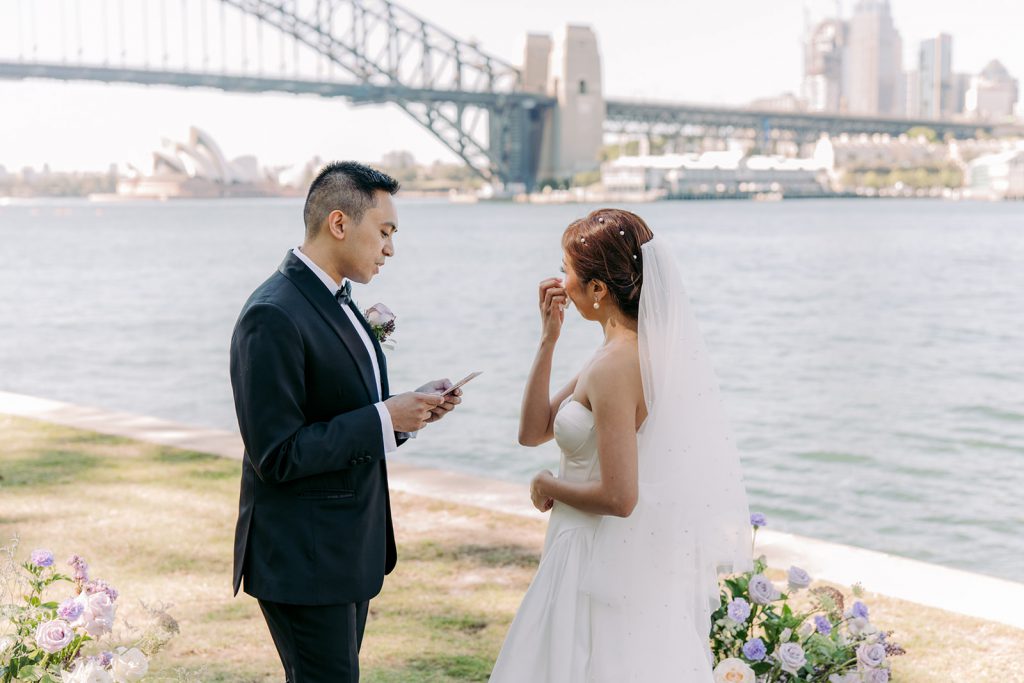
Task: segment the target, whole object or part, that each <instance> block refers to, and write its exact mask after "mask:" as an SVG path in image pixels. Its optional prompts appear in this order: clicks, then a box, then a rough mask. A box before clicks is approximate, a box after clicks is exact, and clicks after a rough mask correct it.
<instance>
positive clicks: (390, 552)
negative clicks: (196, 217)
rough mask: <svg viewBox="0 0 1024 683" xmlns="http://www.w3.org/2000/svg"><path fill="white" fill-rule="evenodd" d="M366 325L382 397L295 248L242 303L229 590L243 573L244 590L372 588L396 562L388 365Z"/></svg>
mask: <svg viewBox="0 0 1024 683" xmlns="http://www.w3.org/2000/svg"><path fill="white" fill-rule="evenodd" d="M349 305H350V306H351V305H352V304H349ZM353 310H355V308H354V307H353ZM356 315H357V319H358V320H360V321H361V322H362V324H363V325H365V324H366V323H365V321H363V317H362V314H360V313H359V312H358V311H356ZM366 330H367V333H368V334H370V339H371V340H372V342H373V346H374V349H375V351H376V355H377V363H378V365H379V367H380V374H381V384H382V385H383V386H382V390H383V394H384V396H383V397H381V398H378V396H377V386H376V380H375V379H374V376H373V366H372V364H371V361H370V357H369V355H368V354H367V353H366V346H365V345H364V344H363V342H362V340H360V338H359V335H358V333H357V332H356V329H355V328H354V327H353V325H352V323H351V321H350V320H349V318H348V316H347V315H345V312H344V311H342V310H341V307H340V306H339V305H338V302H337V300H336V299H335V298H334V297H333V296H332V295H331V292H330V291H328V289H327V287H325V286H324V284H323V282H322V281H321V280H320V279H319V278H318V277H317V276H316V274H315V273H313V271H311V270H310V269H309V268H308V267H306V265H305V264H304V263H303V262H302V261H301V260H300V259H299V258H298V257H297V256H295V254H293V253H291V252H289V253H288V255H287V256H286V257H285V259H284V262H283V263H281V266H280V267H279V268H278V271H277V272H276V273H274V274H273V275H272V276H270V278H269V279H268V280H267V281H266V282H264V283H263V284H262V285H260V286H259V287H258V288H257V289H256V291H255V292H253V294H252V296H251V297H249V300H248V301H247V302H246V304H245V306H244V307H243V308H242V312H241V314H240V315H239V318H238V322H236V323H235V331H234V334H233V335H232V337H231V387H232V391H233V392H234V397H235V412H236V413H237V414H238V426H239V429H240V430H241V433H242V441H243V442H244V444H245V455H244V458H243V460H242V484H241V495H240V500H239V506H238V524H237V526H236V529H235V563H234V591H235V593H236V594H237V593H238V588H239V585H240V584H241V583H242V578H243V577H244V578H245V592H246V593H249V594H250V595H252V596H254V597H256V598H259V599H262V600H269V601H271V602H281V603H288V604H294V605H330V604H340V603H348V602H360V601H363V600H369V599H370V598H372V597H373V596H375V595H377V593H379V592H380V589H381V586H382V584H383V583H384V575H385V574H388V573H390V572H391V570H392V569H393V568H394V566H395V561H396V559H397V557H396V552H395V537H394V531H393V529H392V526H391V505H390V500H389V497H388V477H387V466H386V464H385V460H384V444H383V440H382V438H381V422H380V415H379V414H378V412H377V409H376V407H375V406H374V405H373V404H374V403H376V402H377V401H378V400H383V399H386V398H387V397H388V375H387V367H386V365H385V362H384V354H383V353H382V352H381V349H380V345H379V344H377V340H376V338H375V337H374V335H373V334H372V333H371V332H370V330H369V327H367V328H366Z"/></svg>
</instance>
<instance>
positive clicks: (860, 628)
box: [847, 617, 878, 636]
mask: <svg viewBox="0 0 1024 683" xmlns="http://www.w3.org/2000/svg"><path fill="white" fill-rule="evenodd" d="M847 628H849V629H850V633H851V634H852V635H855V636H870V635H873V634H875V633H878V629H877V628H875V627H874V625H873V624H872V623H871V622H870V621H868V620H867V619H865V618H864V617H853V618H851V619H850V622H849V624H848V625H847Z"/></svg>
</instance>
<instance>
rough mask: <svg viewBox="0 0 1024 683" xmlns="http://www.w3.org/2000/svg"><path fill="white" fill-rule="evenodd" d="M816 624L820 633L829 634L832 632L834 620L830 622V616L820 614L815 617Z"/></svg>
mask: <svg viewBox="0 0 1024 683" xmlns="http://www.w3.org/2000/svg"><path fill="white" fill-rule="evenodd" d="M814 625H815V626H816V627H817V629H818V633H820V634H821V635H823V636H827V635H828V634H830V633H832V622H830V621H829V620H828V617H826V616H824V615H821V614H819V615H818V616H816V617H814Z"/></svg>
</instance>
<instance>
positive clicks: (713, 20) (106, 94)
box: [0, 0, 1024, 171]
mask: <svg viewBox="0 0 1024 683" xmlns="http://www.w3.org/2000/svg"><path fill="white" fill-rule="evenodd" d="M468 7H469V6H468V5H467V4H466V3H465V2H456V1H454V0H433V1H431V2H421V3H418V4H417V5H416V6H415V7H412V6H410V8H411V9H413V10H414V11H416V12H418V13H419V14H421V15H422V16H424V17H426V18H428V19H430V20H431V21H433V22H435V23H437V24H438V25H440V26H442V27H444V28H445V29H447V30H448V31H450V32H451V33H453V34H455V35H457V36H459V37H464V38H474V39H477V40H479V42H480V44H481V46H482V47H483V48H484V49H485V50H487V51H488V52H490V53H492V54H496V55H498V56H500V57H502V58H504V59H506V60H508V61H510V62H512V63H513V64H517V65H519V64H521V63H522V53H523V48H524V45H525V42H526V35H527V33H528V32H547V33H551V34H552V35H553V36H554V37H555V38H556V40H558V39H559V37H560V36H561V34H563V33H564V30H565V25H566V24H568V23H577V24H587V25H590V26H593V28H594V30H595V31H596V33H597V36H598V40H599V46H600V52H601V56H602V60H603V69H604V91H605V93H606V94H607V95H608V96H615V97H627V98H638V99H652V100H655V99H656V100H676V101H683V102H705V103H720V104H731V105H742V104H745V103H747V102H749V101H750V100H752V99H754V98H757V97H766V96H774V95H778V94H780V93H782V92H787V91H788V92H793V93H799V92H800V79H801V77H802V60H803V39H804V30H805V14H804V4H803V3H799V2H791V3H782V4H780V5H779V6H778V7H776V8H773V12H772V13H771V15H770V16H762V15H764V14H765V13H763V12H760V13H759V12H757V11H754V8H755V7H757V8H759V7H760V6H759V5H755V4H754V3H753V2H751V1H750V0H731V1H729V2H725V3H719V4H716V5H714V6H710V5H700V6H695V7H686V8H672V7H669V8H663V7H661V6H660V5H659V4H657V3H654V2H646V3H645V2H643V1H642V0H641V1H640V2H638V3H634V10H633V11H631V12H630V13H629V14H628V15H624V14H623V13H622V12H621V10H617V9H615V8H614V7H612V6H611V5H610V4H609V3H599V4H596V5H595V4H591V3H585V2H581V1H578V0H570V1H567V2H561V3H557V5H556V6H554V7H552V5H551V3H546V4H545V3H540V2H535V1H532V0H530V1H527V2H524V3H520V4H518V5H516V6H505V5H500V6H494V7H488V9H487V11H488V20H487V21H486V22H484V21H481V20H480V19H479V18H478V17H474V16H472V15H470V14H469V13H468V12H467V11H466V9H467V8H468ZM645 7H647V8H648V9H650V10H651V11H644V9H645ZM832 7H834V3H817V2H815V3H811V13H812V14H814V15H815V16H817V17H819V18H820V17H821V16H825V15H826V14H828V10H829V9H830V8H832ZM851 9H852V3H849V6H847V7H845V8H844V10H845V12H844V14H845V15H846V16H849V13H850V10H851ZM744 12H745V13H747V14H748V15H751V16H757V17H758V21H756V22H754V21H744V22H736V21H735V20H730V19H731V18H733V17H735V16H738V13H744ZM892 15H893V21H894V23H895V26H896V28H897V29H898V30H899V31H900V33H901V35H902V37H903V43H904V48H903V51H904V61H905V62H907V63H912V61H913V55H914V54H915V53H916V51H917V49H918V45H919V44H920V42H921V41H922V40H925V39H928V38H932V37H935V36H936V35H938V34H939V33H941V32H946V33H949V34H950V35H952V36H953V39H954V51H953V55H954V56H953V68H954V70H956V71H959V72H966V73H977V72H979V71H980V70H981V69H982V68H983V67H984V65H985V64H987V63H988V61H989V60H991V59H999V60H1000V61H1002V63H1003V64H1005V65H1006V67H1007V69H1008V70H1009V71H1010V73H1011V74H1013V75H1014V76H1016V77H1018V78H1019V77H1021V75H1024V54H1021V51H1020V50H1019V48H1016V46H1014V45H1013V42H1014V41H1013V40H1012V36H1011V35H1010V31H1009V30H1005V31H1003V32H1002V35H1000V34H999V32H998V31H996V32H993V31H992V27H1005V26H1008V25H1009V23H1010V22H1009V20H1010V19H1011V18H1012V17H1013V15H1014V9H1013V8H1012V6H1011V5H1010V3H1009V2H999V1H997V0H987V1H986V0H979V2H976V3H974V4H973V5H972V10H971V11H968V10H967V9H965V8H963V7H962V6H954V7H933V6H931V5H929V4H928V3H925V2H922V0H895V1H894V2H893V3H892ZM655 16H662V17H663V19H664V21H657V22H654V21H651V19H652V18H653V17H655ZM1000 17H1002V18H1001V19H1000ZM762 19H763V20H762ZM637 45H642V46H643V49H637V48H636V47H635V46H637ZM1011 47H1012V48H1014V49H1012V50H1011V49H1010V48H1011ZM716 60H717V61H716ZM690 63H699V64H701V67H700V68H690V67H688V64H690ZM708 64H711V65H712V67H711V68H708V66H707V65H708ZM0 99H2V101H3V102H4V104H5V109H6V110H7V112H6V113H7V117H8V121H9V122H10V124H9V125H8V126H6V127H4V130H3V131H0V150H3V151H2V152H0V154H2V155H3V156H2V158H0V164H2V165H4V166H6V168H7V170H8V171H14V170H18V169H20V168H21V167H23V166H36V167H38V166H40V165H42V164H43V163H49V164H50V166H51V167H52V168H54V169H56V170H69V169H81V170H87V169H103V168H106V167H107V166H108V165H109V164H110V163H115V162H132V163H136V164H139V163H142V162H144V160H145V159H146V158H148V153H149V150H151V149H152V148H153V147H155V146H156V144H157V143H158V142H159V139H160V138H161V137H163V136H175V135H180V134H182V133H183V132H184V131H185V130H187V128H188V126H190V125H197V126H199V127H201V128H203V129H204V130H208V131H209V132H210V133H211V134H212V135H213V136H214V137H216V138H217V139H218V140H221V141H222V144H223V146H224V149H225V152H226V153H227V154H229V155H232V156H235V155H241V154H254V155H256V156H257V157H259V159H260V161H261V163H264V164H268V165H284V164H300V163H303V162H305V161H306V160H308V159H309V158H310V157H311V156H314V155H319V156H321V157H324V158H337V157H348V158H360V159H364V160H370V161H373V160H375V159H379V158H380V156H381V155H382V154H384V153H385V152H387V151H389V150H392V149H408V150H410V151H411V152H412V153H413V154H414V155H415V157H416V158H417V159H418V160H419V161H422V162H429V161H431V160H433V159H442V160H444V161H450V160H451V155H450V154H449V153H448V152H447V151H446V150H445V149H444V148H442V147H441V146H440V145H439V143H437V142H436V141H434V140H433V139H432V138H431V137H430V135H429V134H427V133H426V132H425V131H423V130H422V129H421V128H419V126H418V125H417V124H416V123H414V122H413V121H412V120H411V119H409V118H407V117H406V116H405V115H404V114H403V113H402V112H401V111H400V110H398V108H397V107H393V106H373V107H368V106H364V107H353V106H352V105H350V104H349V103H347V102H343V101H338V100H324V99H320V98H315V97H296V96H291V95H277V94H261V95H237V94H225V93H220V92H216V91H203V90H193V91H185V90H180V89H172V88H158V87H149V88H147V87H144V86H105V85H100V84H83V83H60V82H54V81H25V82H19V81H0ZM289 121H294V122H295V125H294V126H291V127H287V126H282V122H289ZM350 130H354V131H358V135H349V134H348V132H347V131H350Z"/></svg>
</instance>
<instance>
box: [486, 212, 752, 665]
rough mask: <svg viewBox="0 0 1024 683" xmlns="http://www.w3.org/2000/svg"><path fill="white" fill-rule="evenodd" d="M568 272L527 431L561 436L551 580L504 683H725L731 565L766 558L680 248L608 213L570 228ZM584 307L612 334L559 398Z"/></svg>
mask: <svg viewBox="0 0 1024 683" xmlns="http://www.w3.org/2000/svg"><path fill="white" fill-rule="evenodd" d="M562 250H563V255H564V261H563V271H564V273H565V278H564V280H558V279H548V280H545V281H543V282H541V283H540V312H541V320H542V335H541V342H540V348H539V349H538V351H537V356H536V358H535V360H534V363H533V368H532V369H531V371H530V377H529V381H528V383H527V385H526V390H525V392H524V395H523V405H522V413H521V417H520V426H519V441H520V443H521V444H523V445H525V446H536V445H539V444H541V443H544V442H546V441H549V440H550V439H552V438H554V439H555V441H556V443H557V444H558V446H559V448H560V449H561V452H562V455H561V464H560V467H559V473H558V476H554V475H553V474H552V473H551V472H548V471H542V472H540V473H539V474H537V475H536V476H535V477H534V479H533V482H532V484H531V486H530V494H531V497H532V499H533V504H534V505H535V506H536V507H537V509H539V510H540V511H542V512H546V511H548V510H550V511H551V517H550V521H549V523H548V532H547V537H546V540H545V543H544V551H543V554H542V557H541V562H540V566H539V567H538V569H537V575H536V576H535V577H534V580H533V582H532V583H531V585H530V588H529V590H528V591H527V592H526V595H525V597H524V598H523V602H522V605H521V606H520V608H519V611H518V612H517V613H516V617H515V619H514V620H513V622H512V626H511V627H510V629H509V632H508V635H507V637H506V639H505V644H504V645H503V646H502V650H501V653H500V654H499V655H498V660H497V662H495V665H494V669H493V671H492V673H491V678H490V680H491V683H584V682H585V683H613V682H614V683H622V682H624V681H636V682H638V683H661V682H662V681H685V682H686V683H710V682H711V681H712V674H711V668H712V666H711V664H712V663H711V652H710V649H709V645H708V633H709V631H710V626H711V624H710V616H711V613H712V612H713V611H714V610H715V609H717V607H718V606H719V589H718V573H719V572H720V571H746V570H748V569H750V565H751V557H750V527H749V521H748V519H749V516H748V512H747V501H746V493H745V490H744V487H743V482H742V477H741V473H740V468H739V458H738V454H737V451H736V448H735V446H734V444H733V443H732V441H731V438H730V434H729V431H728V427H727V424H726V422H725V419H724V414H723V411H722V408H721V404H720V401H719V393H718V383H717V380H716V378H715V375H714V371H713V369H712V367H711V363H710V360H709V358H708V354H707V351H706V349H705V347H704V343H703V339H702V338H701V335H700V332H699V330H698V329H697V324H696V321H695V319H694V317H693V314H692V312H691V310H690V304H689V301H688V299H687V296H686V293H685V291H684V289H683V285H682V280H681V277H680V274H679V271H678V268H677V266H676V264H675V260H674V258H673V256H672V251H671V249H670V248H669V247H668V246H667V245H666V244H665V243H663V242H662V241H660V240H657V239H654V235H653V233H652V232H651V230H650V228H648V227H647V224H646V223H644V221H643V219H641V218H640V217H639V216H637V215H635V214H633V213H630V212H628V211H622V210H618V209H600V210H597V211H594V212H592V213H591V214H590V215H588V216H587V217H586V218H582V219H580V220H577V221H575V222H574V223H572V224H571V225H570V226H569V227H568V228H566V230H565V233H564V234H563V236H562ZM569 302H571V303H572V304H573V305H574V306H575V308H576V310H578V311H579V312H580V314H581V315H582V316H583V317H584V318H585V319H586V320H591V321H594V322H597V323H600V325H601V327H602V329H603V330H604V343H603V344H602V345H601V346H600V348H598V350H597V351H596V352H595V353H594V355H593V356H592V357H591V358H590V359H589V360H588V361H586V362H585V363H584V365H583V367H582V369H581V370H580V372H579V374H578V375H577V376H576V377H575V378H574V379H572V380H571V381H570V382H569V383H568V384H567V385H565V386H564V387H563V388H562V389H561V390H560V391H558V392H557V393H556V394H555V395H554V396H549V385H550V376H551V359H552V355H553V353H554V349H555V344H556V342H557V340H558V336H559V332H560V331H561V326H562V321H563V317H564V309H565V306H566V304H567V303H569Z"/></svg>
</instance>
